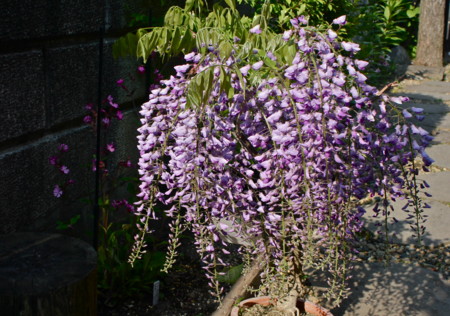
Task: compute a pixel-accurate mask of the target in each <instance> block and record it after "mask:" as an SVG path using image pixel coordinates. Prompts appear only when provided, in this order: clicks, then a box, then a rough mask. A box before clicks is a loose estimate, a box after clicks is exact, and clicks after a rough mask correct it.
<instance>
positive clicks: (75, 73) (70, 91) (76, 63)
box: [46, 43, 99, 127]
mask: <svg viewBox="0 0 450 316" xmlns="http://www.w3.org/2000/svg"><path fill="white" fill-rule="evenodd" d="M98 51H99V49H98V44H97V43H90V44H84V45H74V46H66V47H61V48H54V49H50V50H48V52H47V53H46V61H47V62H46V63H47V69H46V91H47V94H46V99H47V118H46V119H47V127H52V126H54V125H58V124H61V123H62V122H65V121H70V120H72V119H75V118H79V117H81V116H82V115H83V114H84V113H85V111H84V105H85V104H87V103H91V102H92V103H95V102H97V85H98Z"/></svg>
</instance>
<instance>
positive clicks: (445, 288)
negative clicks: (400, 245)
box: [332, 263, 450, 316]
mask: <svg viewBox="0 0 450 316" xmlns="http://www.w3.org/2000/svg"><path fill="white" fill-rule="evenodd" d="M351 276H352V279H351V280H350V290H351V291H352V294H351V295H350V296H349V297H348V298H347V299H346V300H344V302H343V303H342V305H341V306H340V307H339V308H335V309H333V310H332V313H333V315H336V316H385V315H386V316H387V315H392V316H394V315H395V316H448V315H449V311H450V281H449V280H443V279H442V278H440V277H439V274H438V273H435V272H433V271H430V270H427V269H424V268H420V267H416V266H413V265H406V264H400V263H398V264H392V265H390V266H387V267H385V266H384V265H383V264H379V263H367V264H361V265H358V266H357V267H356V268H355V269H354V270H353V271H352V272H351Z"/></svg>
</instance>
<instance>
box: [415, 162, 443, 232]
mask: <svg viewBox="0 0 450 316" xmlns="http://www.w3.org/2000/svg"><path fill="white" fill-rule="evenodd" d="M419 179H421V180H425V181H426V182H427V183H428V184H429V185H430V188H429V189H428V192H429V193H431V194H432V195H433V196H432V197H431V198H430V199H432V200H435V201H439V202H443V203H450V172H449V171H442V172H432V173H426V174H420V175H419ZM449 218H450V214H449ZM449 232H450V230H449ZM449 235H450V233H449Z"/></svg>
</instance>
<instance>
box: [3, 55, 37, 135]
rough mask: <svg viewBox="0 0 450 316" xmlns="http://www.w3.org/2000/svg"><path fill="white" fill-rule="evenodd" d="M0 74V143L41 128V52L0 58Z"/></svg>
mask: <svg viewBox="0 0 450 316" xmlns="http://www.w3.org/2000/svg"><path fill="white" fill-rule="evenodd" d="M0 73H1V76H0V95H1V101H0V107H1V110H2V114H1V115H0V126H1V133H0V142H2V141H4V140H6V139H11V138H14V137H18V136H21V135H24V134H26V133H30V132H33V131H35V130H39V129H40V128H42V127H44V126H45V99H44V84H43V80H42V78H43V76H44V67H43V54H42V52H41V51H39V50H33V51H28V52H23V53H16V54H6V55H1V56H0Z"/></svg>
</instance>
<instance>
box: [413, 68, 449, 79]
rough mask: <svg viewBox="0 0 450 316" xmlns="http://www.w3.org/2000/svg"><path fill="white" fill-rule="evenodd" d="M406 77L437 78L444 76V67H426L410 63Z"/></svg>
mask: <svg viewBox="0 0 450 316" xmlns="http://www.w3.org/2000/svg"><path fill="white" fill-rule="evenodd" d="M406 78H410V79H415V80H423V79H428V80H436V81H440V80H442V79H443V78H444V67H426V66H418V65H409V66H408V68H407V70H406Z"/></svg>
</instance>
